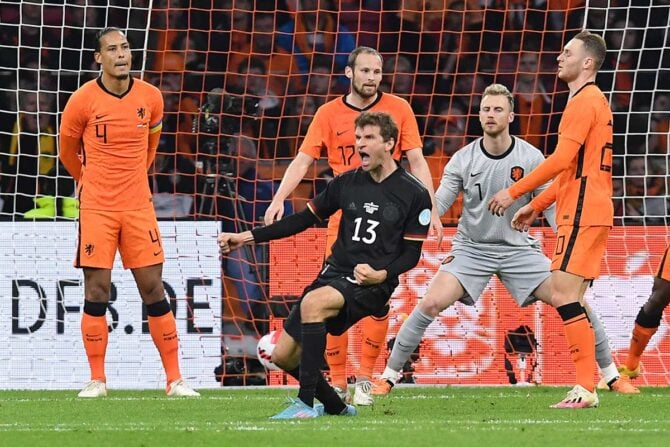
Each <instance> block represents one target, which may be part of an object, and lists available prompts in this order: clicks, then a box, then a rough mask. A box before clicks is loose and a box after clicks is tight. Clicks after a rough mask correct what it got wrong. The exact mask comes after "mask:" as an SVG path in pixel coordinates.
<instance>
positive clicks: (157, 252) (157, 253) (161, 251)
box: [154, 250, 163, 256]
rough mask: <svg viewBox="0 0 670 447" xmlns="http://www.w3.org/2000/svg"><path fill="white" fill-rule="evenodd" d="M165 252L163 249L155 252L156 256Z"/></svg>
mask: <svg viewBox="0 0 670 447" xmlns="http://www.w3.org/2000/svg"><path fill="white" fill-rule="evenodd" d="M161 253H163V250H158V251H155V252H154V256H158V255H159V254H161Z"/></svg>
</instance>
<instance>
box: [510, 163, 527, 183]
mask: <svg viewBox="0 0 670 447" xmlns="http://www.w3.org/2000/svg"><path fill="white" fill-rule="evenodd" d="M524 172H525V171H524V169H523V168H522V167H521V166H514V167H513V168H512V169H511V170H510V173H509V176H510V178H511V179H512V180H514V181H515V182H518V181H519V180H521V179H522V178H523V174H524Z"/></svg>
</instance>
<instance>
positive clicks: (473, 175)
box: [470, 172, 481, 177]
mask: <svg viewBox="0 0 670 447" xmlns="http://www.w3.org/2000/svg"><path fill="white" fill-rule="evenodd" d="M479 174H481V172H478V173H476V174H473V173H472V172H471V173H470V177H477V176H478V175H479Z"/></svg>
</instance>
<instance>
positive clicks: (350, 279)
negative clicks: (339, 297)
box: [344, 276, 358, 284]
mask: <svg viewBox="0 0 670 447" xmlns="http://www.w3.org/2000/svg"><path fill="white" fill-rule="evenodd" d="M344 279H346V280H347V281H349V282H350V283H352V284H358V283H357V282H356V279H355V278H352V277H351V276H345V277H344Z"/></svg>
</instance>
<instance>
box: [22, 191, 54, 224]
mask: <svg viewBox="0 0 670 447" xmlns="http://www.w3.org/2000/svg"><path fill="white" fill-rule="evenodd" d="M33 201H34V202H35V208H33V209H32V210H30V211H26V212H25V213H24V214H23V218H24V219H53V218H54V217H56V198H55V197H54V196H43V197H35V198H34V199H33Z"/></svg>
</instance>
